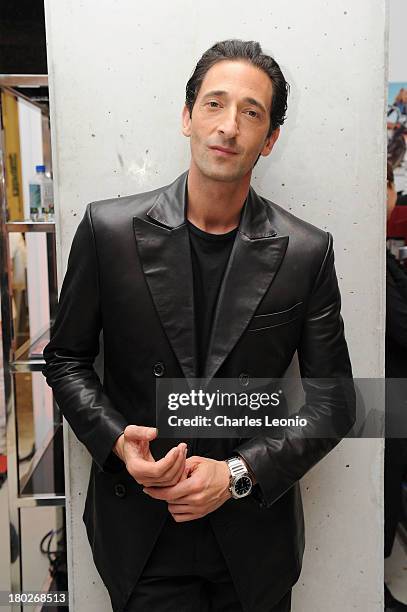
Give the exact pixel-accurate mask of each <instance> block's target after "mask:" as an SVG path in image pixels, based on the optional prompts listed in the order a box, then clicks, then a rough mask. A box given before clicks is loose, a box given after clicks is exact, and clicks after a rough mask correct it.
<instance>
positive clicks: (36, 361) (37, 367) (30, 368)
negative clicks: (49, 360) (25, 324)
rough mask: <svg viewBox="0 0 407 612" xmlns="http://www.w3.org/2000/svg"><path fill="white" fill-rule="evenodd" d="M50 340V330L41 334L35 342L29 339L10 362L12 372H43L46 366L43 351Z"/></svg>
mask: <svg viewBox="0 0 407 612" xmlns="http://www.w3.org/2000/svg"><path fill="white" fill-rule="evenodd" d="M49 339H50V328H49V327H47V328H46V329H45V330H43V331H42V332H40V334H38V336H37V337H36V338H34V340H32V339H31V338H29V339H28V340H26V341H25V342H24V343H23V344H22V345H21V346H19V347H18V349H17V350H16V351H15V353H14V359H13V360H12V361H10V370H11V371H12V372H41V370H42V368H43V366H44V365H45V360H44V357H43V355H42V351H43V349H44V347H45V345H46V344H48V342H49Z"/></svg>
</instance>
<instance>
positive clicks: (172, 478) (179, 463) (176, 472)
mask: <svg viewBox="0 0 407 612" xmlns="http://www.w3.org/2000/svg"><path fill="white" fill-rule="evenodd" d="M178 449H179V451H178V452H179V455H178V458H177V460H176V461H175V463H174V465H173V466H171V467H170V468H168V470H167V471H166V472H164V473H163V474H162V476H161V477H160V479H159V481H160V484H161V483H162V484H163V485H164V486H168V484H176V483H177V482H178V480H179V479H180V476H181V474H182V472H183V471H184V467H185V458H186V454H187V447H186V445H185V444H182V446H181V445H178Z"/></svg>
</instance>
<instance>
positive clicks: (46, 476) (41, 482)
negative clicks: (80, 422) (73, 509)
mask: <svg viewBox="0 0 407 612" xmlns="http://www.w3.org/2000/svg"><path fill="white" fill-rule="evenodd" d="M62 433H63V432H62V423H59V424H58V425H56V427H55V428H53V429H52V430H51V431H50V432H49V434H48V436H47V438H46V439H45V440H44V443H43V444H42V446H41V447H40V448H39V449H38V450H37V451H36V453H35V455H34V457H33V458H32V460H31V464H30V467H29V470H28V472H27V473H26V474H25V475H24V476H23V478H22V479H21V484H20V495H19V496H18V505H19V506H20V507H21V506H22V505H24V506H30V505H43V506H44V505H47V506H53V505H63V504H61V501H63V503H65V497H64V495H65V478H64V444H63V435H62ZM31 500H34V502H31ZM37 501H38V503H36V502H37Z"/></svg>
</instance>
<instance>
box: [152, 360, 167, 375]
mask: <svg viewBox="0 0 407 612" xmlns="http://www.w3.org/2000/svg"><path fill="white" fill-rule="evenodd" d="M164 372H165V366H164V364H163V362H162V361H157V363H155V364H154V367H153V374H154V376H162V375H163V374H164Z"/></svg>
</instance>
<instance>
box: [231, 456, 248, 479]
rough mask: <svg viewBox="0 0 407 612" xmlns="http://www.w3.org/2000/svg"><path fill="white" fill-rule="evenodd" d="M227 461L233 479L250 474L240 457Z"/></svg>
mask: <svg viewBox="0 0 407 612" xmlns="http://www.w3.org/2000/svg"><path fill="white" fill-rule="evenodd" d="M226 461H227V464H228V466H229V469H230V473H231V475H232V477H233V478H236V477H237V476H242V475H243V474H249V472H248V470H247V468H246V466H245V464H244V463H243V461H242V460H241V459H240V458H239V457H231V458H230V459H227V460H226Z"/></svg>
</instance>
